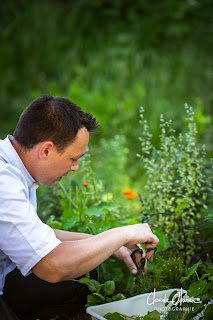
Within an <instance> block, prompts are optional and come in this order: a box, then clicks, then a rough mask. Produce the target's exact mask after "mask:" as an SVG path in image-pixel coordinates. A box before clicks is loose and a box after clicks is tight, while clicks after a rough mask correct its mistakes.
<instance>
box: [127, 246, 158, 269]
mask: <svg viewBox="0 0 213 320" xmlns="http://www.w3.org/2000/svg"><path fill="white" fill-rule="evenodd" d="M150 251H154V254H155V253H156V252H157V247H154V248H148V249H147V250H146V253H148V252H150ZM136 253H140V254H141V257H142V255H143V249H136V250H134V251H132V254H131V258H132V260H133V261H134V263H135V264H136V265H137V267H138V270H139V271H143V269H144V266H145V263H146V257H142V258H141V261H140V262H136V256H135V254H136Z"/></svg>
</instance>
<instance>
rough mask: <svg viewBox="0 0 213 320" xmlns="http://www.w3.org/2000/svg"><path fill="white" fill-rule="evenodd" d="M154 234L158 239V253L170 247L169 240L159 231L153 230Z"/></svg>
mask: <svg viewBox="0 0 213 320" xmlns="http://www.w3.org/2000/svg"><path fill="white" fill-rule="evenodd" d="M154 234H155V235H156V236H157V237H158V239H159V243H158V252H160V251H163V250H166V249H168V248H169V247H170V243H169V238H168V236H167V235H166V234H165V232H163V231H162V230H161V229H156V230H154Z"/></svg>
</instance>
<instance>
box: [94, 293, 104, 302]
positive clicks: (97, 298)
mask: <svg viewBox="0 0 213 320" xmlns="http://www.w3.org/2000/svg"><path fill="white" fill-rule="evenodd" d="M92 296H93V297H94V298H95V302H96V303H97V304H100V303H103V302H105V299H104V296H103V295H102V294H100V293H97V292H95V293H92Z"/></svg>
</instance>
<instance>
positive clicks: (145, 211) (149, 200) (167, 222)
mask: <svg viewBox="0 0 213 320" xmlns="http://www.w3.org/2000/svg"><path fill="white" fill-rule="evenodd" d="M185 110H186V122H187V128H186V129H187V130H186V131H185V132H183V133H180V134H179V135H178V136H177V135H175V130H174V129H173V127H172V121H171V120H170V121H165V120H164V118H163V115H161V117H160V128H161V134H160V147H159V149H155V147H154V146H153V145H152V135H151V134H150V132H149V127H148V124H147V121H146V120H145V119H144V109H143V108H142V107H141V108H140V124H141V125H142V135H141V137H140V138H139V139H140V141H141V147H142V153H141V154H138V156H139V157H140V159H141V161H142V163H143V166H144V169H145V172H146V176H147V185H146V187H145V189H146V191H147V193H146V195H145V196H141V203H142V220H143V221H146V222H147V221H150V222H151V223H153V224H154V225H155V226H160V227H161V228H163V229H164V231H165V233H166V234H168V235H169V237H170V243H171V245H172V247H173V248H175V249H179V250H182V251H183V252H184V253H185V254H187V256H188V257H189V256H190V255H192V254H193V253H194V252H195V249H196V246H195V244H194V242H195V238H196V237H197V235H198V234H199V230H197V231H196V233H197V234H195V232H194V226H195V225H196V224H197V222H198V220H199V219H200V218H201V211H202V209H206V208H207V205H206V204H207V195H208V192H210V191H212V189H211V180H210V178H209V176H207V175H206V174H205V168H206V161H207V159H206V151H205V146H204V145H203V146H202V148H200V147H199V146H198V144H197V128H196V123H195V122H194V112H193V109H192V107H189V106H188V105H185Z"/></svg>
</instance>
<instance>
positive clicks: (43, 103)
mask: <svg viewBox="0 0 213 320" xmlns="http://www.w3.org/2000/svg"><path fill="white" fill-rule="evenodd" d="M98 125H99V124H98V122H97V121H96V119H95V118H93V117H92V115H91V114H90V113H86V112H84V111H83V110H82V109H81V108H80V107H78V106H77V105H76V104H74V103H73V102H71V101H70V100H69V99H65V98H61V97H55V96H51V95H44V96H41V97H38V98H36V99H35V100H33V101H32V102H31V103H30V104H29V105H28V107H27V108H26V109H25V110H24V111H23V113H22V114H21V116H20V118H19V121H18V124H17V126H16V129H15V132H14V138H15V139H16V140H17V141H18V142H19V143H20V145H21V146H22V147H24V148H27V149H30V148H32V147H34V146H35V145H36V144H38V143H40V142H43V141H48V140H50V141H52V142H53V143H54V144H55V146H56V148H57V151H58V152H63V150H64V149H65V148H66V147H67V145H68V144H69V143H71V142H72V141H73V140H74V139H75V138H76V135H77V133H78V130H79V129H81V128H82V127H85V128H86V129H87V130H88V131H89V132H91V131H95V130H96V129H97V128H98Z"/></svg>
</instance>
